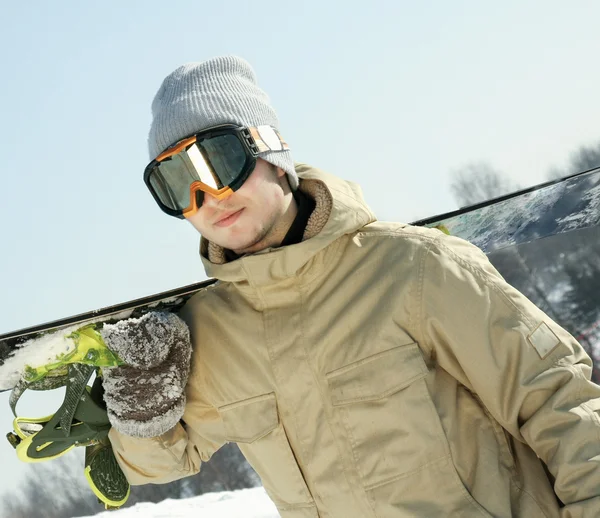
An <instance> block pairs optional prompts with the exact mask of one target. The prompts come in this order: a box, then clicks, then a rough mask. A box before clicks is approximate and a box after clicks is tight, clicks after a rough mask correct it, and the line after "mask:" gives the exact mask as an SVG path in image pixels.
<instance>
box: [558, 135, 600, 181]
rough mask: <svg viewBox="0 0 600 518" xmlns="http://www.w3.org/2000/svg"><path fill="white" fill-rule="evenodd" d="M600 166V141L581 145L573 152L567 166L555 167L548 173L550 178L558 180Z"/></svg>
mask: <svg viewBox="0 0 600 518" xmlns="http://www.w3.org/2000/svg"><path fill="white" fill-rule="evenodd" d="M595 167H600V142H598V143H597V144H595V145H592V146H581V147H580V148H579V149H577V150H576V151H574V152H573V153H571V155H570V157H569V162H568V165H567V167H565V168H560V167H555V168H553V169H551V170H550V171H549V173H548V179H550V180H558V179H559V178H564V177H565V176H569V175H571V174H575V173H581V172H583V171H588V170H589V169H594V168H595Z"/></svg>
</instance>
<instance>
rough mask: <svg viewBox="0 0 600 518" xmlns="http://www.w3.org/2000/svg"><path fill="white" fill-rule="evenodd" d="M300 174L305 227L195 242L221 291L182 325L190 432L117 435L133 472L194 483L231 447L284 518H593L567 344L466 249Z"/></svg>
mask: <svg viewBox="0 0 600 518" xmlns="http://www.w3.org/2000/svg"><path fill="white" fill-rule="evenodd" d="M298 173H299V175H300V177H301V189H303V190H304V191H305V192H307V193H309V194H310V195H311V196H313V197H315V198H316V200H317V207H316V209H315V218H312V221H309V229H307V230H308V231H310V229H312V230H313V233H314V230H315V228H316V229H317V231H318V234H317V235H314V236H313V237H311V238H310V239H306V240H304V241H303V242H302V243H299V244H296V245H292V246H289V247H284V248H280V249H269V250H265V251H263V252H260V253H258V254H255V255H250V256H246V257H243V258H241V259H238V260H236V261H233V262H229V263H223V264H217V263H222V262H223V261H222V254H221V255H220V254H219V250H218V247H215V246H214V245H212V246H208V244H207V243H205V242H204V243H203V245H202V255H203V261H204V263H205V266H206V270H207V274H208V275H210V276H214V277H217V278H219V279H221V281H222V282H220V283H218V284H217V285H215V286H213V287H210V288H207V289H206V290H205V291H203V292H201V293H198V294H197V295H196V296H194V297H193V298H192V299H191V300H190V302H189V303H188V304H187V306H186V307H185V309H184V311H183V314H182V316H183V317H184V318H185V320H186V321H187V322H188V324H189V326H190V329H191V333H192V339H193V342H194V357H193V368H192V374H191V378H190V381H189V386H188V391H187V394H188V405H187V410H186V413H185V416H184V421H185V423H186V425H185V426H183V425H181V424H179V425H177V426H176V427H175V428H174V429H172V430H171V431H170V432H168V433H166V434H164V435H163V436H161V437H157V438H154V439H134V438H130V437H126V436H123V435H119V434H118V433H117V432H116V431H115V430H114V429H113V430H112V431H111V435H110V438H111V440H112V443H113V445H114V447H115V450H116V452H117V457H118V459H119V462H120V464H121V466H122V467H123V469H124V470H125V472H126V474H127V476H128V478H129V480H130V481H131V482H132V483H133V484H145V483H160V482H167V481H171V480H174V479H177V478H181V477H184V476H186V475H191V474H194V473H197V472H198V470H199V469H200V467H201V463H202V462H203V461H207V460H208V459H209V458H210V456H211V454H213V453H214V452H215V451H216V450H217V449H218V448H219V447H220V446H221V445H222V444H224V443H225V442H227V441H233V442H237V443H238V444H239V446H240V448H241V450H242V452H243V453H244V455H245V456H246V457H247V459H248V460H249V462H250V463H251V464H252V466H253V467H254V468H255V469H256V471H257V472H258V474H259V475H260V477H261V478H262V481H263V484H264V486H265V488H266V490H267V492H268V494H269V495H270V496H271V498H272V499H273V500H274V502H275V503H276V505H277V507H278V508H279V510H280V513H281V515H282V516H283V517H284V518H316V517H320V518H334V517H335V518H355V517H356V518H365V517H379V518H400V517H407V518H408V517H411V518H412V517H427V518H431V517H444V516H459V517H476V516H477V517H490V516H493V517H502V518H504V517H526V518H537V517H562V518H567V517H572V518H574V517H585V518H591V517H598V516H600V419H599V416H600V387H598V386H597V385H594V384H593V383H591V382H590V381H589V379H590V371H591V362H590V359H589V357H588V356H587V355H586V354H585V352H584V351H583V349H582V348H581V346H580V345H579V344H578V343H577V342H576V341H575V340H574V339H573V337H572V336H570V335H569V334H568V333H567V332H566V331H565V330H563V329H562V328H561V327H559V326H558V325H557V324H556V323H555V322H553V321H552V320H551V319H550V318H548V316H547V315H545V314H544V313H542V311H540V310H539V309H538V308H537V307H536V306H534V305H533V304H532V303H531V302H530V301H529V300H527V299H526V298H525V297H524V296H523V295H522V294H521V293H519V292H518V291H517V290H516V289H514V288H512V287H511V286H510V285H508V284H507V283H506V282H504V280H503V279H502V277H501V276H500V275H499V274H498V272H497V271H496V270H495V269H494V267H493V266H492V265H491V264H490V263H489V262H488V260H487V258H486V256H485V255H484V254H483V253H482V252H481V251H480V250H479V249H478V248H476V247H474V246H472V245H470V244H469V243H467V242H466V241H463V240H461V239H458V238H454V237H448V236H446V235H444V234H443V233H441V232H439V231H437V230H430V229H425V228H416V227H412V226H409V225H404V224H399V223H383V222H376V221H375V217H374V215H373V214H372V213H371V211H370V210H369V209H368V207H367V206H366V205H365V203H364V201H363V199H362V197H361V194H360V190H359V188H358V187H357V186H356V185H354V184H351V183H348V182H344V181H341V180H339V179H336V178H334V177H332V176H329V175H327V174H325V173H323V172H320V171H318V170H316V169H312V168H309V167H308V166H299V167H298ZM323 215H325V216H324V217H323ZM319 219H320V221H319ZM323 224H324V226H323ZM209 255H210V257H211V259H212V261H211V260H209V259H208V256H209ZM544 466H547V472H546V470H545V467H544ZM553 486H554V489H553ZM555 492H556V495H558V497H559V498H560V500H561V501H562V503H563V504H559V502H558V500H557V497H556V496H555ZM562 505H564V507H562V508H561V506H562Z"/></svg>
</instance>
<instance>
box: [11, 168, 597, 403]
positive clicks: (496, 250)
mask: <svg viewBox="0 0 600 518" xmlns="http://www.w3.org/2000/svg"><path fill="white" fill-rule="evenodd" d="M413 225H420V226H427V227H435V228H438V229H439V230H441V231H442V232H445V233H447V234H450V235H453V236H457V237H460V238H463V239H466V240H467V241H470V242H471V243H473V244H475V245H477V246H478V247H479V248H481V249H482V250H483V251H484V252H485V253H486V254H488V257H489V258H490V261H491V262H492V263H493V264H494V266H495V267H496V268H497V269H498V270H499V271H500V273H501V274H502V275H503V276H504V277H505V278H506V279H507V280H508V281H509V282H511V284H513V285H514V286H515V287H516V288H517V289H519V290H521V291H523V292H524V293H526V294H527V295H528V296H529V297H530V298H532V299H533V301H534V302H535V303H536V304H538V305H539V306H541V307H542V309H545V310H546V311H548V307H547V306H548V304H549V302H548V300H550V298H552V297H554V298H556V297H557V296H558V295H559V294H558V293H557V292H555V291H552V290H550V291H546V292H544V293H540V290H541V288H540V286H538V287H537V288H536V289H534V290H533V292H532V290H531V287H530V286H528V285H530V284H532V283H535V282H538V281H539V279H533V278H532V275H533V272H534V271H535V270H538V272H539V271H541V270H544V271H547V270H548V268H549V263H551V262H552V261H553V260H557V261H559V262H560V261H562V262H563V263H565V264H568V262H569V258H568V257H566V255H568V256H569V257H571V259H572V260H573V261H575V260H577V257H578V254H577V251H578V250H579V251H580V252H581V253H582V254H584V255H585V249H582V247H583V248H585V246H587V245H589V244H590V243H600V228H599V226H600V168H598V169H593V170H591V171H587V172H584V173H579V174H577V175H573V176H570V177H567V178H564V179H561V180H557V181H553V182H548V183H545V184H541V185H538V186H535V187H531V188H529V189H525V190H522V191H519V192H516V193H513V194H509V195H507V196H503V197H501V198H497V199H495V200H490V201H487V202H484V203H480V204H477V205H474V206H471V207H466V208H463V209H460V210H457V211H454V212H450V213H447V214H442V215H439V216H435V217H432V218H428V219H424V220H420V221H417V222H415V223H413ZM536 249H537V250H543V251H544V253H542V254H539V253H536ZM553 258H554V259H553ZM524 272H525V273H526V275H518V274H523V273H524ZM554 273H556V272H554ZM214 282H216V281H215V280H213V279H211V280H208V281H204V282H201V283H197V284H191V285H189V286H185V287H182V288H178V289H175V290H171V291H166V292H163V293H158V294H156V295H151V296H149V297H145V298H141V299H137V300H133V301H129V302H125V303H122V304H116V305H114V306H110V307H107V308H102V309H98V310H94V311H90V312H88V313H83V314H80V315H75V316H72V317H68V318H64V319H61V320H56V321H54V322H48V323H45V324H41V325H37V326H34V327H29V328H26V329H21V330H18V331H14V332H11V333H7V334H3V335H0V392H2V391H6V390H11V389H13V388H14V387H15V385H17V383H18V382H19V380H20V379H22V378H23V377H24V378H25V380H26V381H27V378H28V377H29V378H30V379H33V378H36V377H37V378H38V379H39V377H42V376H43V375H45V374H46V373H47V371H48V369H47V368H46V367H47V366H48V365H49V366H50V367H52V366H60V365H62V364H64V363H65V362H68V361H70V360H71V361H77V362H80V363H87V364H88V365H95V363H94V361H95V360H94V354H93V353H90V354H89V355H88V356H89V357H88V358H87V359H86V358H80V359H79V360H81V361H79V360H78V359H77V358H75V359H74V360H73V358H72V357H70V356H69V355H72V354H73V351H74V347H75V342H74V340H73V332H74V331H76V330H77V329H79V328H81V327H82V326H87V325H90V324H97V323H101V322H110V323H114V322H117V321H119V320H122V319H126V318H130V317H140V316H141V315H143V314H144V313H147V312H148V311H178V310H179V309H180V308H181V307H182V306H183V305H184V304H185V302H186V301H187V300H188V299H189V298H190V297H191V296H192V295H194V293H196V292H198V291H199V290H202V289H204V288H206V287H207V286H209V285H211V284H213V283H214ZM542 284H543V283H542ZM542 291H543V290H542ZM551 313H552V312H551ZM551 316H555V315H552V314H551ZM557 320H558V321H559V323H560V322H561V319H560V318H557ZM580 331H583V329H580ZM88 353H89V351H88ZM98 366H101V365H98ZM40 368H41V370H40ZM50 370H51V369H50Z"/></svg>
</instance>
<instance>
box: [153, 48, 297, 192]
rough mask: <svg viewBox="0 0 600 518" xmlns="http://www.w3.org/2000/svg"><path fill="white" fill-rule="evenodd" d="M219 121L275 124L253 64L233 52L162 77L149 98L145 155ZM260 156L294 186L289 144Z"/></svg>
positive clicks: (250, 125)
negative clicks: (150, 107) (230, 54)
mask: <svg viewBox="0 0 600 518" xmlns="http://www.w3.org/2000/svg"><path fill="white" fill-rule="evenodd" d="M219 124H239V125H240V126H246V127H252V126H261V125H268V126H271V127H273V128H275V129H277V130H279V121H278V120H277V114H276V113H275V110H274V109H273V107H272V106H271V105H270V104H269V98H268V96H267V94H266V93H265V92H264V91H263V90H261V89H260V88H259V87H258V85H257V81H256V75H255V74H254V71H253V70H252V67H251V66H250V65H249V64H248V63H247V62H246V61H244V60H243V59H241V58H238V57H235V56H224V57H218V58H214V59H210V60H208V61H204V62H202V63H187V64H185V65H182V66H180V67H179V68H177V69H176V70H175V71H174V72H172V73H171V74H169V75H168V76H167V77H166V78H165V80H164V81H163V83H162V85H161V87H160V88H159V90H158V92H157V94H156V96H155V97H154V101H153V102H152V124H151V126H150V133H149V135H148V150H149V153H150V159H151V160H152V159H154V158H156V157H157V156H158V155H159V154H160V153H161V152H162V151H164V150H165V149H166V148H167V147H169V146H170V145H171V144H174V143H175V142H177V141H178V140H181V139H182V138H184V137H187V136H188V135H192V134H194V133H197V132H199V131H202V130H204V129H207V128H210V127H213V126H217V125H219ZM259 156H260V158H262V159H263V160H266V161H267V162H269V163H271V164H273V165H275V166H276V167H280V168H281V169H283V170H284V171H285V172H286V173H287V175H288V180H289V183H290V186H291V187H292V189H293V190H295V189H297V187H298V176H297V175H296V170H295V168H294V162H293V160H292V156H291V153H290V151H289V150H286V151H267V152H264V153H260V154H259Z"/></svg>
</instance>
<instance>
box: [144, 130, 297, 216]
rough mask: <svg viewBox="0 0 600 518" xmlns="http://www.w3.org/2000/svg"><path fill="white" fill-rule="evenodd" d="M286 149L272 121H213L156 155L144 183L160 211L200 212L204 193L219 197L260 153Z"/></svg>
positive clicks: (241, 177)
mask: <svg viewBox="0 0 600 518" xmlns="http://www.w3.org/2000/svg"><path fill="white" fill-rule="evenodd" d="M288 149H289V147H288V145H287V143H286V142H285V141H284V140H283V138H282V137H281V135H280V134H279V132H278V131H277V130H276V129H274V128H272V127H271V126H257V127H255V128H245V127H242V126H236V125H232V124H224V125H221V126H215V127H213V128H209V129H207V130H205V131H201V132H199V133H196V134H195V135H192V136H189V137H186V138H184V139H182V140H180V141H178V142H176V143H175V144H173V145H172V146H171V147H169V148H168V149H166V150H165V151H164V152H163V153H161V154H160V155H158V156H157V157H156V158H155V159H154V160H153V161H152V162H150V164H148V167H146V170H145V171H144V182H145V183H146V186H147V187H148V189H149V190H150V192H151V193H152V196H153V197H154V199H155V200H156V203H158V206H159V207H160V208H161V210H162V211H163V212H165V213H166V214H169V215H170V216H175V217H176V218H180V219H184V218H187V217H190V216H191V215H193V214H195V213H196V212H197V211H198V209H199V208H200V207H201V206H202V202H203V201H204V195H205V193H209V194H210V195H212V196H214V197H215V198H217V199H219V200H221V199H224V198H227V197H228V196H231V195H232V194H233V193H234V192H235V191H237V190H238V189H239V188H240V187H241V186H242V185H243V184H244V182H245V181H246V179H247V178H248V177H249V176H250V174H251V173H252V171H253V170H254V168H255V166H256V159H257V157H258V155H259V154H260V153H264V152H265V151H285V150H288Z"/></svg>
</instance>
